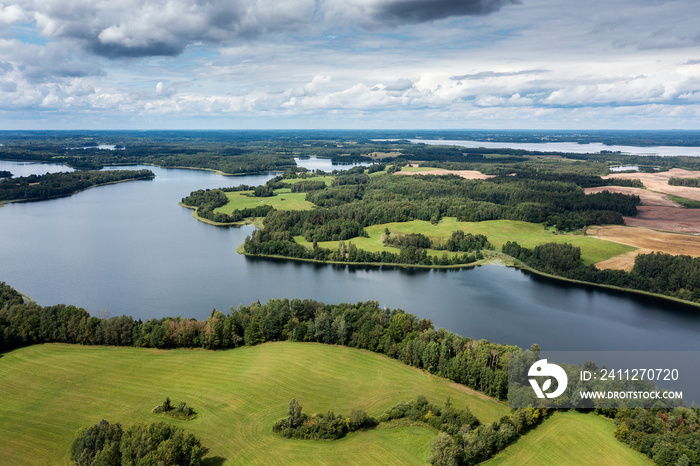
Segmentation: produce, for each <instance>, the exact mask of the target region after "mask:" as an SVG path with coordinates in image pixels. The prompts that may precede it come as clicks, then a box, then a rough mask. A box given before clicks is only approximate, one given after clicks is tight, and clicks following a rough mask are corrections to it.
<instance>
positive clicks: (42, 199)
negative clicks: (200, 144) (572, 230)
mask: <svg viewBox="0 0 700 466" xmlns="http://www.w3.org/2000/svg"><path fill="white" fill-rule="evenodd" d="M155 177H156V176H155V175H153V176H151V177H148V178H129V179H126V180H118V181H108V182H107V183H99V184H93V185H92V186H88V187H86V188H83V189H78V190H77V191H73V192H71V193H68V194H60V195H57V196H49V197H43V198H40V199H11V200H9V201H0V207H2V206H3V205H5V204H14V203H19V202H41V201H50V200H51V199H60V198H62V197H70V196H73V195H75V194H78V193H81V192H83V191H87V190H88V189H90V188H97V187H99V186H108V185H110V184H117V183H125V182H127V181H151V180H153V179H154V178H155Z"/></svg>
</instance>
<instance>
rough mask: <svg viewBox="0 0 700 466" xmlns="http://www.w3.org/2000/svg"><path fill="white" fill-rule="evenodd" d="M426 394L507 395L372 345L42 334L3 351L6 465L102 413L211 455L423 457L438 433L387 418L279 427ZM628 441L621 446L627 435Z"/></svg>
mask: <svg viewBox="0 0 700 466" xmlns="http://www.w3.org/2000/svg"><path fill="white" fill-rule="evenodd" d="M419 394H423V395H425V396H427V397H428V399H429V400H430V401H431V402H434V403H436V404H439V405H442V404H444V402H445V400H446V398H447V396H450V399H451V402H452V403H453V405H455V406H460V407H463V406H465V405H468V406H469V409H470V410H471V411H472V412H473V413H474V414H475V415H476V416H477V417H478V418H479V419H480V420H481V421H482V422H492V421H494V420H497V419H499V418H500V417H501V416H503V415H504V414H506V413H508V408H507V406H506V405H504V404H502V403H499V402H497V401H495V400H493V399H490V398H488V397H486V396H484V395H482V394H479V393H477V392H474V391H472V390H469V389H467V388H465V387H463V386H460V385H457V384H455V383H452V382H450V381H448V380H445V379H442V378H439V377H435V376H433V375H430V374H428V373H425V372H422V371H419V370H417V369H414V368H410V367H408V366H405V365H404V364H402V363H400V362H398V361H395V360H391V359H388V358H386V357H384V356H380V355H377V354H373V353H370V352H366V351H362V350H357V349H351V348H347V347H342V346H330V345H321V344H313V343H291V342H278V343H267V344H264V345H260V346H255V347H242V348H238V349H234V350H228V351H204V350H185V349H179V350H153V349H143V348H123V347H122V348H117V347H104V346H92V347H87V346H77V345H66V344H44V345H35V346H31V347H26V348H22V349H19V350H15V351H12V352H8V353H4V354H2V355H0V398H1V399H2V400H3V402H2V403H1V404H0V445H2V463H3V464H7V465H14V464H21V465H27V464H67V463H68V462H69V448H70V445H71V442H72V440H73V438H74V435H75V433H76V431H77V430H78V429H79V428H81V427H83V426H90V425H93V424H95V423H98V422H99V421H100V420H101V419H106V420H108V421H110V422H119V423H121V424H122V425H123V426H125V427H126V426H130V425H132V424H134V423H137V422H148V423H150V422H155V421H160V420H166V421H167V422H170V423H173V424H176V425H180V426H182V427H184V428H185V429H187V430H188V431H191V432H192V433H194V434H195V435H196V436H197V437H198V438H200V439H201V440H202V443H203V444H204V445H205V446H207V447H209V448H210V453H209V455H208V457H209V464H223V463H226V464H311V463H328V464H422V463H425V462H426V460H427V458H428V455H429V448H428V446H429V443H430V440H431V439H432V438H433V437H434V436H435V434H436V433H435V432H434V431H433V430H431V429H429V428H426V427H422V426H403V425H392V424H391V423H389V424H386V425H384V424H383V425H381V426H380V427H379V428H377V429H373V430H370V431H365V432H359V433H353V434H350V435H348V436H347V437H345V438H344V439H341V440H337V441H332V442H331V441H308V440H287V439H283V438H281V437H278V436H276V435H274V434H273V433H272V430H271V429H272V424H273V423H274V422H275V421H276V420H278V419H280V418H283V417H285V416H286V414H287V409H288V404H289V401H290V400H291V399H292V398H296V399H297V400H298V401H299V402H300V404H301V406H302V407H303V409H304V412H307V413H315V412H326V411H328V410H331V409H332V410H334V411H335V412H336V413H341V414H349V413H350V411H351V410H352V409H364V410H365V411H367V413H368V414H370V415H371V416H375V417H377V416H379V415H380V414H382V413H383V412H384V411H385V410H387V408H390V407H391V406H394V405H395V404H396V403H398V402H399V401H401V400H404V401H410V400H412V399H415V397H416V396H417V395H419ZM166 396H168V397H170V399H171V400H173V403H175V404H177V403H179V402H181V401H184V402H186V403H187V405H188V406H191V407H193V408H194V409H195V411H196V412H197V417H196V419H194V420H192V421H176V420H172V419H167V418H164V417H162V416H160V415H155V414H152V413H151V410H152V409H153V408H154V407H155V406H156V405H158V404H160V403H162V402H163V400H164V399H165V397H166ZM621 447H622V445H621Z"/></svg>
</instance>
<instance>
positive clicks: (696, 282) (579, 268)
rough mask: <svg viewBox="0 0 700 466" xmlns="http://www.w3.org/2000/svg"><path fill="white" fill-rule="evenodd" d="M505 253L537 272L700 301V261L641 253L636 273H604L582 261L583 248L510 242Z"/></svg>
mask: <svg viewBox="0 0 700 466" xmlns="http://www.w3.org/2000/svg"><path fill="white" fill-rule="evenodd" d="M503 252H504V253H505V254H508V255H509V256H512V257H514V258H516V259H518V260H520V261H522V262H524V263H525V264H527V265H528V266H530V267H532V268H533V269H536V270H540V271H542V272H545V273H549V274H552V275H557V276H561V277H565V278H570V279H574V280H580V281H585V282H590V283H595V284H599V285H610V286H616V287H620V288H629V289H635V290H642V291H648V292H650V293H657V294H662V295H666V296H671V297H674V298H680V299H683V300H686V301H692V302H700V258H698V257H691V256H687V255H678V256H674V255H671V254H665V253H660V252H651V253H649V254H639V255H637V257H636V258H635V260H634V266H633V267H632V270H631V271H629V272H627V271H625V270H609V269H605V270H600V269H598V268H596V267H595V266H594V265H588V266H587V265H584V264H583V262H581V249H580V248H578V247H575V246H572V245H571V244H559V243H547V244H542V245H539V246H536V247H534V248H533V249H528V248H524V247H522V246H520V245H519V244H518V243H516V242H510V241H509V242H507V243H506V244H505V245H504V246H503Z"/></svg>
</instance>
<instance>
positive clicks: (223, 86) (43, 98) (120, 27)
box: [0, 0, 700, 131]
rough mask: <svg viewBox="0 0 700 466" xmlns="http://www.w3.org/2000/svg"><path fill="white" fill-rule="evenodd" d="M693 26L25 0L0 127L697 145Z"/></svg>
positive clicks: (343, 8)
mask: <svg viewBox="0 0 700 466" xmlns="http://www.w3.org/2000/svg"><path fill="white" fill-rule="evenodd" d="M698 17H700V4H698V3H697V2H696V1H694V0H677V1H673V2H661V3H659V2H654V1H648V0H646V1H642V2H638V1H633V0H619V1H617V2H614V4H612V5H611V4H610V3H609V2H604V1H603V0H593V1H591V2H586V3H584V4H576V5H572V4H570V3H569V2H563V1H562V0H478V1H477V0H463V1H460V2H454V1H452V0H341V1H328V0H291V1H289V2H285V4H284V5H280V4H279V3H278V2H272V1H259V2H253V1H251V0H235V1H223V0H208V1H207V2H188V1H185V0H167V1H166V0H133V1H132V2H126V3H124V2H117V3H114V4H105V3H104V2H97V1H96V0H85V1H81V2H72V1H69V0H43V1H41V2H39V1H37V0H15V2H14V3H12V4H9V5H0V127H2V128H3V129H6V130H44V129H48V130H68V131H70V130H78V129H84V130H131V129H133V128H139V129H146V130H157V129H162V130H198V129H201V130H212V129H217V130H228V129H240V130H251V129H261V130H304V129H310V130H318V129H327V130H343V129H357V130H366V129H382V130H387V129H397V130H414V128H417V127H419V128H425V129H426V130H438V129H445V130H460V129H463V128H465V127H469V128H478V129H480V130H485V131H486V130H499V129H501V128H510V129H511V130H529V131H541V130H544V129H547V130H554V131H562V130H566V129H567V128H592V130H608V129H613V130H627V129H628V128H643V129H644V130H650V131H651V130H691V131H692V130H700V36H698V33H697V25H696V22H697V21H696V18H698ZM472 130H473V129H472ZM588 130H591V129H588ZM573 131H576V129H573Z"/></svg>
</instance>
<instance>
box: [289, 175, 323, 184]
mask: <svg viewBox="0 0 700 466" xmlns="http://www.w3.org/2000/svg"><path fill="white" fill-rule="evenodd" d="M333 178H335V176H332V175H325V176H310V177H308V178H289V179H285V180H284V182H285V183H287V184H297V183H301V182H302V181H323V182H324V183H326V186H330V185H331V183H332V182H333Z"/></svg>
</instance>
